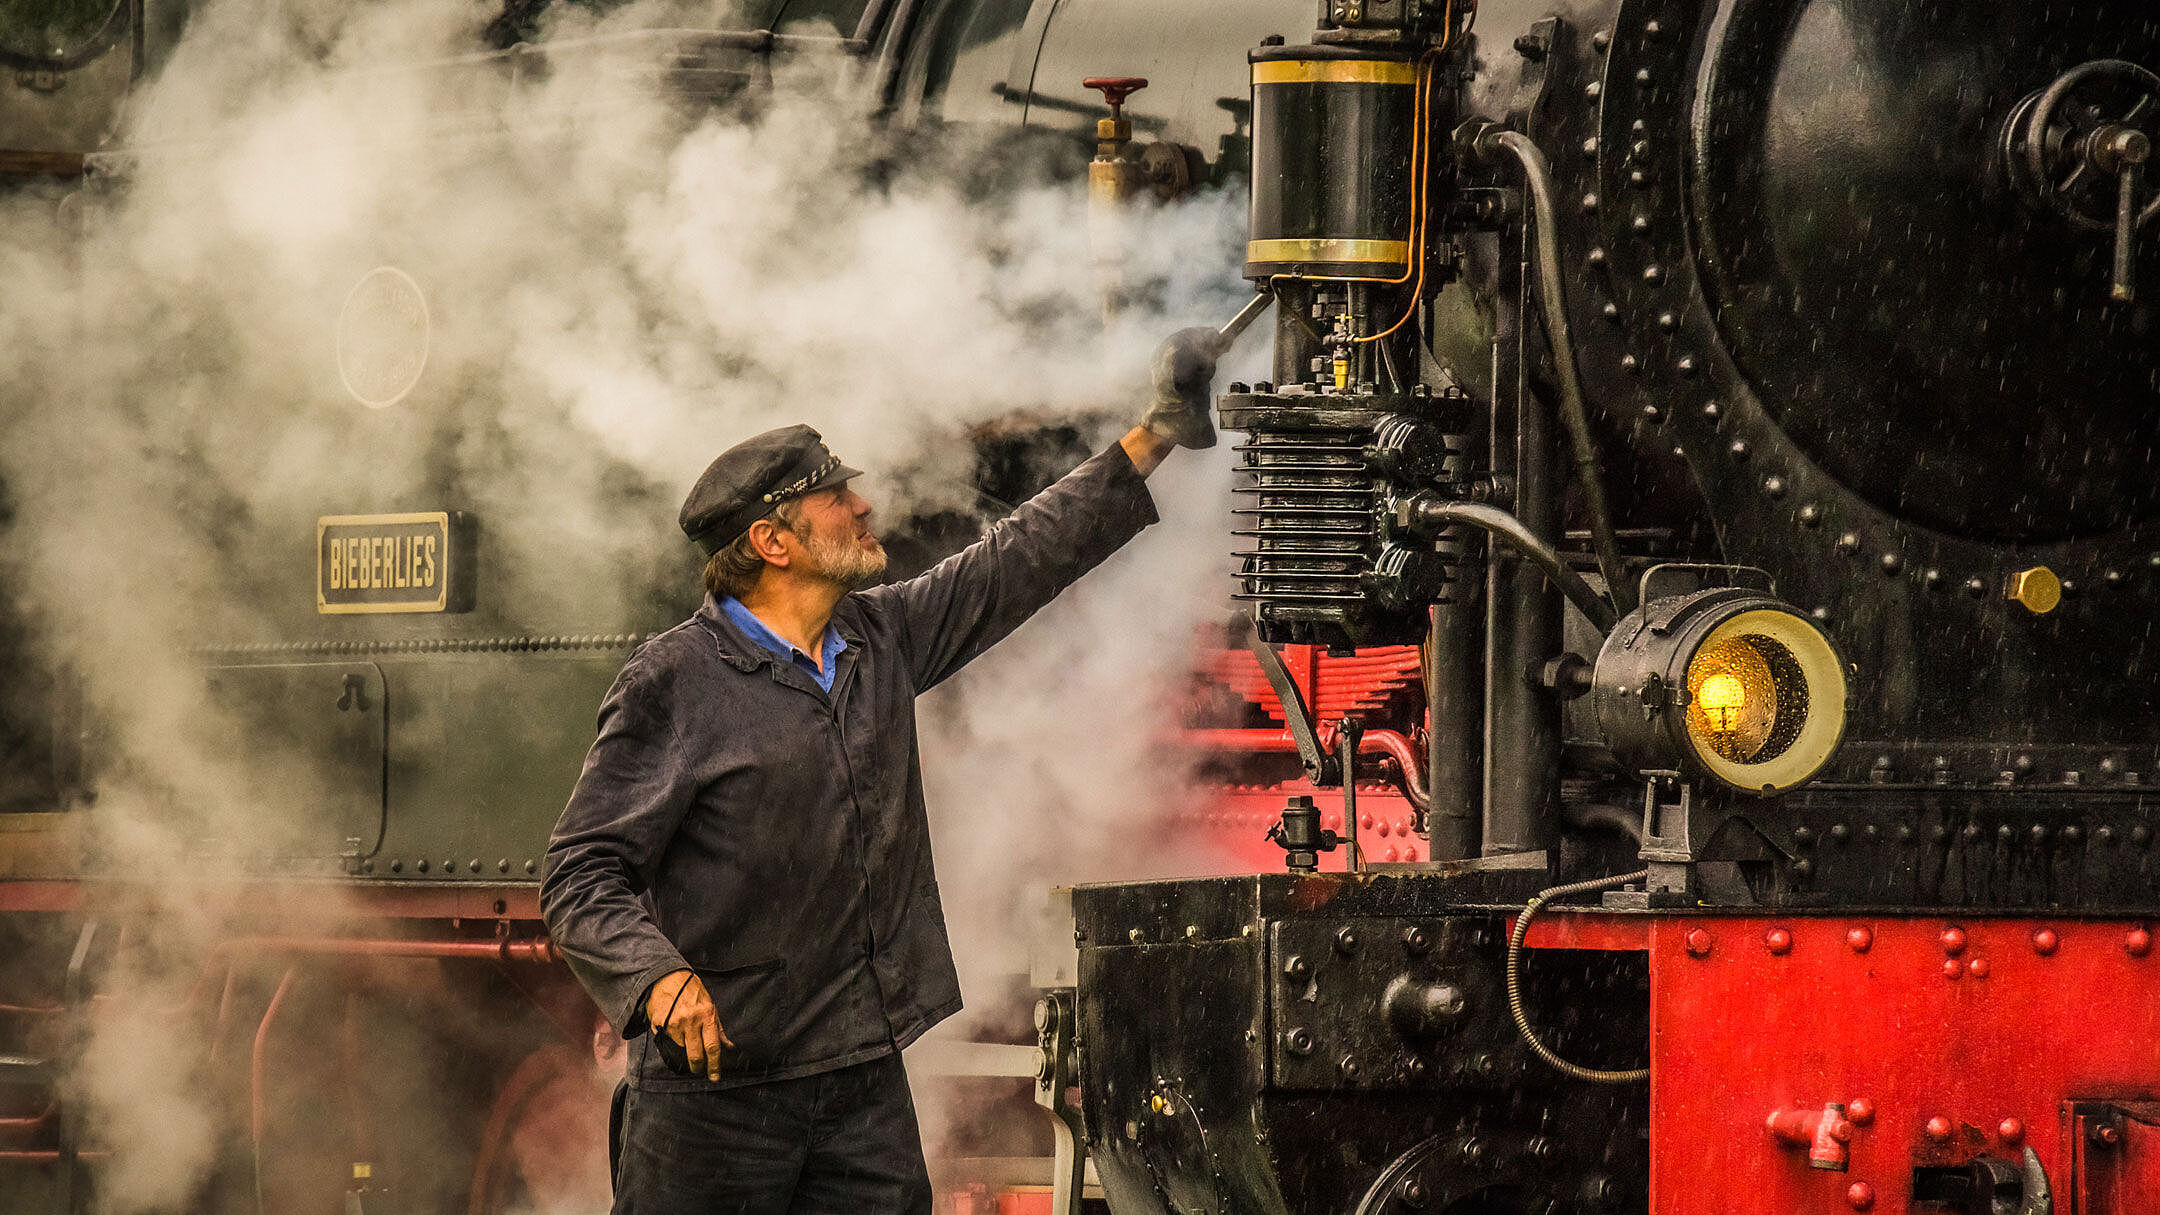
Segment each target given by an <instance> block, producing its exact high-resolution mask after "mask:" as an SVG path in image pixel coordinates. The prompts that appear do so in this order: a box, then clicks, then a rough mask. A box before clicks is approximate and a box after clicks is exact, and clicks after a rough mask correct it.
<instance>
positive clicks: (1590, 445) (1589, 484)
mask: <svg viewBox="0 0 2160 1215" xmlns="http://www.w3.org/2000/svg"><path fill="white" fill-rule="evenodd" d="M1477 148H1478V150H1479V152H1480V153H1481V154H1482V155H1484V156H1486V157H1488V158H1489V157H1491V156H1492V154H1493V150H1494V149H1499V150H1501V151H1505V152H1507V153H1509V154H1510V155H1512V156H1514V158H1515V159H1516V161H1517V162H1518V163H1520V164H1521V165H1522V170H1523V181H1524V184H1525V185H1526V186H1527V187H1528V188H1529V191H1530V202H1531V206H1532V209H1533V210H1534V211H1535V213H1536V217H1537V244H1536V248H1537V270H1538V303H1539V305H1540V310H1541V311H1542V312H1543V314H1544V317H1545V337H1546V345H1547V346H1549V347H1551V349H1552V360H1553V370H1554V371H1555V372H1556V373H1558V376H1559V379H1560V421H1561V423H1562V425H1564V426H1566V427H1567V433H1568V443H1569V446H1570V447H1572V448H1573V450H1574V457H1575V481H1576V484H1577V485H1579V486H1581V487H1582V495H1583V504H1584V505H1585V506H1586V507H1588V508H1589V511H1590V540H1591V544H1592V546H1593V547H1595V548H1596V549H1597V561H1598V571H1599V572H1600V573H1601V574H1603V575H1604V577H1605V587H1606V593H1607V594H1608V595H1609V596H1610V597H1611V599H1612V602H1613V606H1614V607H1615V608H1616V609H1617V611H1616V613H1615V614H1616V615H1623V616H1624V615H1626V614H1627V613H1628V612H1631V611H1633V610H1634V608H1635V590H1634V588H1633V587H1631V586H1629V585H1627V566H1626V565H1625V564H1624V563H1623V562H1622V561H1621V559H1620V538H1619V536H1618V535H1617V534H1615V532H1614V530H1613V517H1612V504H1611V503H1610V502H1609V501H1608V500H1607V499H1606V497H1605V470H1604V468H1603V467H1602V462H1601V461H1600V460H1599V459H1598V450H1597V438H1596V436H1594V435H1592V434H1591V433H1590V412H1589V409H1588V407H1586V406H1585V405H1584V404H1583V393H1582V375H1581V372H1580V369H1578V368H1577V367H1576V365H1575V339H1574V336H1573V334H1572V333H1571V331H1570V330H1569V327H1568V318H1567V297H1566V295H1565V280H1564V279H1563V278H1562V276H1561V272H1560V224H1559V208H1558V207H1557V206H1555V205H1554V202H1553V184H1552V168H1551V166H1550V165H1549V164H1547V163H1546V160H1545V153H1543V152H1542V151H1539V150H1538V146H1537V144H1536V143H1534V142H1532V141H1531V139H1530V137H1529V136H1527V135H1524V134H1523V133H1522V132H1520V131H1508V130H1502V129H1500V128H1498V127H1493V128H1489V129H1487V130H1486V131H1485V132H1484V133H1483V134H1481V135H1480V136H1479V137H1478V139H1477Z"/></svg>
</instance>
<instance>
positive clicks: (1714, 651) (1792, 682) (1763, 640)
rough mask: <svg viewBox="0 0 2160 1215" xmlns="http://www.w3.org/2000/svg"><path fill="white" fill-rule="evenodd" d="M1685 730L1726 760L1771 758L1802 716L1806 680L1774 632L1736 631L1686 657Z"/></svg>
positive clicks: (1796, 728)
mask: <svg viewBox="0 0 2160 1215" xmlns="http://www.w3.org/2000/svg"><path fill="white" fill-rule="evenodd" d="M1687 683H1688V708H1687V724H1688V733H1689V734H1690V735H1691V736H1692V737H1693V739H1694V741H1695V744H1696V745H1697V746H1698V747H1700V748H1702V749H1703V750H1705V751H1708V752H1710V753H1711V754H1714V755H1716V756H1718V757H1719V758H1720V759H1724V760H1726V761H1728V762H1730V763H1736V764H1754V763H1763V762H1766V761H1768V760H1771V759H1774V758H1776V757H1777V756H1778V755H1779V754H1781V753H1783V752H1784V751H1785V749H1786V748H1788V747H1790V746H1791V745H1792V741H1793V739H1794V738H1795V737H1797V736H1798V734H1799V732H1800V726H1801V725H1802V724H1803V722H1804V721H1805V719H1806V717H1807V699H1808V696H1807V680H1806V679H1805V677H1804V676H1802V674H1801V672H1800V668H1799V664H1798V663H1796V662H1795V661H1794V660H1793V657H1792V652H1791V651H1790V650H1788V649H1786V648H1785V646H1784V645H1783V644H1781V643H1780V642H1778V641H1777V640H1776V639H1775V638H1772V637H1768V636H1765V635H1763V634H1761V633H1740V634H1737V635H1734V636H1729V637H1726V638H1723V639H1720V640H1717V641H1713V642H1712V643H1711V644H1709V645H1706V646H1704V647H1703V648H1702V649H1701V650H1700V651H1698V652H1697V653H1696V655H1695V658H1694V660H1693V661H1691V662H1689V663H1688V672H1687Z"/></svg>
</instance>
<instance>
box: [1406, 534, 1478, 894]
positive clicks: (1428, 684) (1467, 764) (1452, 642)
mask: <svg viewBox="0 0 2160 1215" xmlns="http://www.w3.org/2000/svg"><path fill="white" fill-rule="evenodd" d="M1482 547H1483V545H1477V546H1473V547H1470V548H1469V549H1468V551H1467V552H1466V553H1465V560H1464V562H1463V565H1464V568H1466V569H1467V568H1472V567H1471V566H1470V562H1469V560H1468V558H1469V557H1470V556H1473V555H1475V554H1476V553H1477V552H1478V551H1479V550H1480V549H1482ZM1472 588H1474V592H1473V590H1472ZM1483 592H1484V584H1483V582H1482V580H1473V579H1470V578H1463V579H1460V580H1459V583H1458V590H1457V594H1456V596H1455V597H1454V600H1455V601H1454V602H1450V603H1440V604H1435V605H1433V608H1432V619H1431V623H1430V624H1429V625H1428V626H1427V629H1426V634H1425V646H1424V649H1423V652H1422V653H1421V654H1420V656H1419V658H1420V662H1421V665H1422V667H1423V674H1424V677H1425V678H1424V682H1425V790H1426V801H1425V808H1424V812H1423V819H1424V821H1423V822H1422V823H1420V824H1419V828H1420V830H1422V831H1423V832H1424V834H1425V836H1426V839H1427V842H1428V843H1429V844H1430V845H1431V849H1430V850H1431V854H1432V858H1433V859H1434V860H1436V861H1459V860H1464V859H1466V858H1469V857H1472V856H1476V855H1477V849H1478V826H1477V824H1478V817H1479V810H1480V807H1481V806H1482V805H1483V804H1484V797H1483V793H1484V783H1483V782H1484V771H1485V765H1484V759H1485V756H1484V751H1483V749H1482V743H1483V741H1484V734H1485V664H1484V661H1483V658H1484V654H1483V653H1482V650H1483V644H1482V643H1483V641H1484V628H1483V624H1484V619H1483V613H1484V603H1483V597H1484V596H1483Z"/></svg>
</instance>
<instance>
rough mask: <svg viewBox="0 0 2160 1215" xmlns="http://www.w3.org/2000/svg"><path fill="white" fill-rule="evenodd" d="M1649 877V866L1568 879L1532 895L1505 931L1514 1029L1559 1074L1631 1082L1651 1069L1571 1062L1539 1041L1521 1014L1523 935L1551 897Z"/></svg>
mask: <svg viewBox="0 0 2160 1215" xmlns="http://www.w3.org/2000/svg"><path fill="white" fill-rule="evenodd" d="M1649 876H1650V871H1649V870H1648V869H1639V870H1637V871H1635V872H1634V873H1623V874H1621V875H1620V876H1618V877H1603V878H1592V879H1590V880H1589V881H1587V882H1570V883H1569V884H1567V885H1565V886H1555V887H1553V888H1552V889H1550V890H1540V891H1538V892H1537V895H1536V896H1535V897H1534V898H1532V899H1531V900H1530V901H1529V902H1527V903H1525V904H1523V909H1522V914H1521V915H1519V916H1516V917H1515V931H1513V932H1511V933H1509V934H1508V942H1507V1006H1508V1012H1509V1014H1510V1015H1512V1016H1513V1017H1514V1018H1515V1032H1516V1033H1519V1034H1521V1035H1522V1040H1523V1042H1524V1044H1525V1045H1527V1046H1529V1048H1530V1049H1531V1050H1532V1051H1534V1052H1536V1054H1537V1057H1538V1058H1540V1059H1543V1060H1544V1061H1545V1062H1547V1063H1549V1064H1551V1065H1552V1067H1553V1070H1555V1071H1558V1072H1560V1073H1561V1074H1562V1075H1566V1076H1572V1077H1574V1078H1575V1079H1577V1080H1583V1081H1587V1082H1589V1083H1591V1084H1634V1083H1637V1082H1638V1081H1642V1080H1648V1079H1649V1078H1650V1069H1649V1068H1647V1067H1636V1068H1629V1069H1628V1070H1627V1071H1604V1070H1601V1069H1599V1068H1595V1067H1584V1066H1582V1065H1580V1064H1577V1063H1570V1062H1568V1061H1567V1060H1565V1059H1563V1058H1561V1057H1560V1056H1558V1055H1556V1054H1554V1053H1553V1052H1552V1048H1551V1047H1549V1046H1546V1045H1545V1044H1544V1043H1543V1042H1541V1041H1539V1040H1538V1036H1537V1034H1536V1033H1535V1032H1533V1031H1532V1030H1531V1028H1530V1018H1529V1017H1528V1016H1527V1015H1525V1014H1524V1013H1523V1003H1522V943H1523V935H1524V934H1525V933H1527V932H1529V931H1530V919H1531V917H1533V916H1535V915H1536V914H1537V913H1538V909H1539V908H1540V907H1543V906H1544V905H1545V904H1547V903H1549V902H1551V901H1553V900H1554V899H1564V898H1566V897H1567V896H1569V895H1571V894H1582V893H1584V892H1585V891H1590V890H1606V889H1610V888H1611V887H1614V886H1624V885H1626V884H1627V883H1629V882H1640V881H1644V880H1645V879H1647V878H1648V877H1649Z"/></svg>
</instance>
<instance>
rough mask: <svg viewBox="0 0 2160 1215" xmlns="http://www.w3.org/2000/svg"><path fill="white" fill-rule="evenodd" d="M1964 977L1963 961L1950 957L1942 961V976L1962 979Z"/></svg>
mask: <svg viewBox="0 0 2160 1215" xmlns="http://www.w3.org/2000/svg"><path fill="white" fill-rule="evenodd" d="M1964 977H1965V964H1964V963H1963V962H1960V961H1958V960H1957V959H1956V958H1951V959H1949V960H1948V961H1946V962H1944V963H1943V978H1945V979H1962V978H1964Z"/></svg>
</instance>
